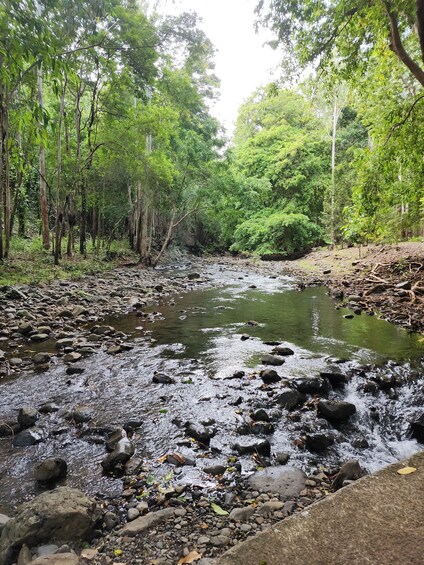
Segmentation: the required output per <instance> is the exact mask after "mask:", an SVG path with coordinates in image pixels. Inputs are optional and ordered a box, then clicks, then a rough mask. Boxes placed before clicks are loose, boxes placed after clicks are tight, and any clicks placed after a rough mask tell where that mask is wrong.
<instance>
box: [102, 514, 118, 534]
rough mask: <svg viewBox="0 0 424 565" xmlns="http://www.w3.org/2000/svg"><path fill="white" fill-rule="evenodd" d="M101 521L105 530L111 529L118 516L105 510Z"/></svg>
mask: <svg viewBox="0 0 424 565" xmlns="http://www.w3.org/2000/svg"><path fill="white" fill-rule="evenodd" d="M103 522H104V525H105V528H106V530H108V531H111V530H113V528H114V527H115V526H116V524H117V523H118V517H117V516H116V514H114V513H113V512H106V513H105V515H104V516H103Z"/></svg>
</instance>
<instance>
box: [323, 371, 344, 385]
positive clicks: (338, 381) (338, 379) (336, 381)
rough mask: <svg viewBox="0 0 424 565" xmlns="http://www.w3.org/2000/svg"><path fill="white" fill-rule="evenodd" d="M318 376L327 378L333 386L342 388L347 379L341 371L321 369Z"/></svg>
mask: <svg viewBox="0 0 424 565" xmlns="http://www.w3.org/2000/svg"><path fill="white" fill-rule="evenodd" d="M320 377H322V378H323V379H328V380H329V381H330V384H331V386H332V387H333V388H343V387H344V385H345V384H346V383H347V381H348V379H347V376H346V375H343V373H337V372H327V371H322V372H321V373H320Z"/></svg>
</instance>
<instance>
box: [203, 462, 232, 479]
mask: <svg viewBox="0 0 424 565" xmlns="http://www.w3.org/2000/svg"><path fill="white" fill-rule="evenodd" d="M226 470H227V467H225V465H213V466H212V467H203V471H204V472H205V473H207V474H208V475H213V476H216V475H223V474H224V473H225V471H226Z"/></svg>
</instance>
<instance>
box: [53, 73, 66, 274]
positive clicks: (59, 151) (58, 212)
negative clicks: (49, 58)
mask: <svg viewBox="0 0 424 565" xmlns="http://www.w3.org/2000/svg"><path fill="white" fill-rule="evenodd" d="M65 90H66V81H65V84H64V85H63V90H62V94H61V97H60V109H59V123H58V134H57V178H56V228H55V229H56V244H55V249H54V264H55V265H59V259H60V258H61V256H62V242H61V237H62V223H63V216H62V212H61V209H60V180H61V179H60V177H61V174H62V122H63V114H64V111H65Z"/></svg>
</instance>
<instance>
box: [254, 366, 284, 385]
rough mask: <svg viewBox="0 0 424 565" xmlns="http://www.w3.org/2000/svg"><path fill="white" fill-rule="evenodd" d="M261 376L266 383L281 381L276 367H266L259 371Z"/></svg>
mask: <svg viewBox="0 0 424 565" xmlns="http://www.w3.org/2000/svg"><path fill="white" fill-rule="evenodd" d="M259 376H260V377H261V379H262V380H263V382H264V383H265V384H266V385H268V384H272V383H278V382H279V381H281V377H280V375H279V374H278V373H277V371H274V369H264V370H263V371H261V372H260V373H259Z"/></svg>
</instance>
